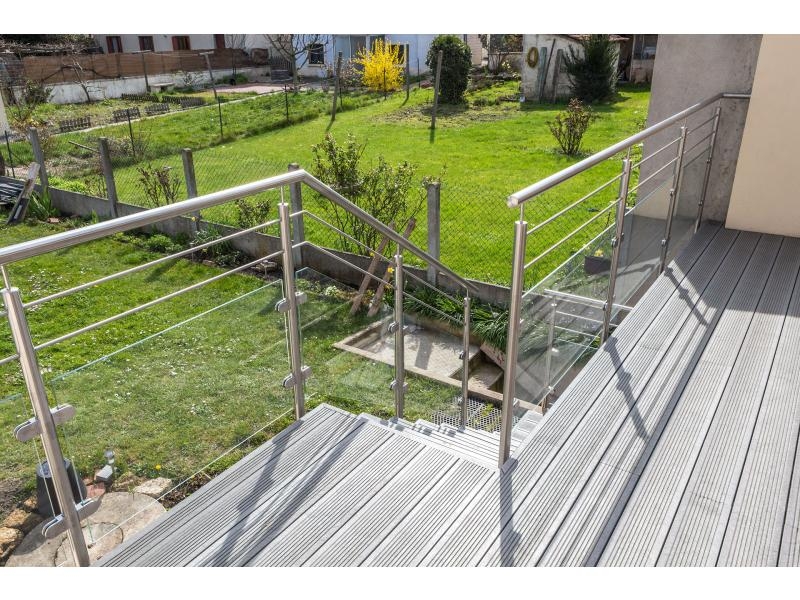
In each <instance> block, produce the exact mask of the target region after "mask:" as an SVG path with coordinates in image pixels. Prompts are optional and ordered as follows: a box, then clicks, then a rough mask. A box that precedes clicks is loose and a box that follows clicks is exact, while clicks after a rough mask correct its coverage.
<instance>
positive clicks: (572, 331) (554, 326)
mask: <svg viewBox="0 0 800 600" xmlns="http://www.w3.org/2000/svg"><path fill="white" fill-rule="evenodd" d="M553 329H559V330H561V331H566V332H568V333H574V334H575V335H580V336H583V337H591V338H594V337H595V336H596V335H597V334H596V333H591V332H588V331H578V330H577V329H570V328H569V327H564V326H562V325H553ZM559 341H560V342H569V340H559ZM573 343H574V342H573ZM554 345H555V344H554Z"/></svg>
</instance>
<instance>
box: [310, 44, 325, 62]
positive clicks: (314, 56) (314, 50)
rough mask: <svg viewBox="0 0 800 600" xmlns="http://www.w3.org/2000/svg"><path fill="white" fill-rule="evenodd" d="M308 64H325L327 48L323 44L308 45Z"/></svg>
mask: <svg viewBox="0 0 800 600" xmlns="http://www.w3.org/2000/svg"><path fill="white" fill-rule="evenodd" d="M308 64H310V65H324V64H325V46H324V45H323V44H309V45H308Z"/></svg>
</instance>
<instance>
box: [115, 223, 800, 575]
mask: <svg viewBox="0 0 800 600" xmlns="http://www.w3.org/2000/svg"><path fill="white" fill-rule="evenodd" d="M799 282H800V240H798V239H794V238H785V237H781V236H769V235H761V234H757V233H752V232H740V231H734V230H727V229H724V228H721V227H718V226H711V225H706V226H704V227H703V228H701V230H700V231H699V232H698V234H696V235H695V236H694V237H693V238H692V239H691V240H690V241H689V242H688V245H687V248H686V249H685V251H683V252H682V253H681V254H680V255H679V256H678V257H677V258H676V259H675V260H674V261H672V262H671V263H670V265H669V267H668V269H667V270H666V271H665V273H664V275H662V276H660V277H658V278H656V279H655V281H654V282H653V285H652V286H651V287H650V289H649V290H648V291H647V292H646V293H645V294H644V295H643V297H642V298H641V300H640V301H639V302H638V303H637V306H636V308H635V309H634V310H633V311H632V312H631V314H630V315H628V317H627V318H626V319H625V320H624V321H623V323H622V325H621V326H620V327H618V328H617V329H616V331H615V332H614V334H613V335H612V336H611V337H610V339H609V340H608V341H607V343H606V344H605V345H604V346H603V347H601V349H600V350H599V351H598V352H597V353H596V354H595V355H594V356H593V357H592V359H591V360H590V361H589V362H588V364H587V365H586V366H585V367H584V369H583V371H582V372H581V373H580V374H579V376H578V377H577V378H576V379H575V380H574V381H573V382H572V383H571V384H570V385H569V387H568V388H567V389H566V390H565V391H564V392H563V393H562V394H561V396H560V398H559V400H558V402H557V403H556V404H555V405H554V407H553V408H551V410H549V411H548V412H547V414H546V415H545V416H544V417H542V418H541V420H540V421H539V423H538V424H536V426H535V427H533V426H532V427H531V431H527V430H526V431H524V432H522V433H523V434H524V435H519V436H518V438H519V441H518V444H515V445H516V451H515V452H514V459H513V460H512V461H511V462H510V463H509V464H508V465H506V467H505V468H504V469H502V470H498V469H497V468H496V466H495V465H494V464H493V463H494V460H493V459H494V457H495V456H496V449H497V444H498V441H499V439H498V437H497V435H496V434H488V433H484V432H477V431H474V430H470V429H466V430H459V429H457V428H454V427H450V426H444V425H443V426H437V425H433V424H429V423H426V422H424V421H419V422H417V423H414V424H411V423H406V422H402V421H399V422H391V421H389V422H387V421H381V420H380V419H377V418H375V417H369V416H367V415H362V416H359V417H356V416H354V415H349V414H347V413H344V412H343V411H339V410H337V409H334V408H332V407H329V406H326V405H323V406H320V407H318V408H317V409H315V410H314V411H312V412H311V413H309V415H307V416H306V417H305V418H304V419H303V420H302V421H301V422H300V423H298V424H295V425H293V426H292V427H290V428H289V429H287V430H286V431H285V432H283V433H282V434H279V435H278V436H276V437H275V438H274V439H273V440H271V441H270V442H267V443H266V444H265V445H264V446H262V447H260V448H259V449H257V450H256V451H254V452H253V453H251V454H250V455H249V456H248V457H246V458H245V459H243V460H242V461H240V462H239V463H237V464H236V465H235V466H234V467H232V468H231V469H230V470H229V471H227V472H226V473H224V474H222V475H221V476H219V477H217V478H215V480H214V481H213V482H212V483H211V484H210V485H209V486H206V487H205V488H203V489H202V490H200V491H199V492H197V493H196V494H194V495H192V496H191V497H190V498H189V499H188V500H186V501H184V502H183V503H181V504H180V505H178V506H177V507H176V508H175V509H173V510H171V511H170V512H169V513H167V515H166V516H164V517H163V518H162V519H160V520H159V521H157V522H156V523H155V524H154V525H152V526H150V527H149V528H147V529H146V530H145V531H144V532H142V533H140V534H139V535H137V536H135V537H134V538H133V539H131V540H129V541H127V542H126V543H125V544H123V545H122V546H121V547H120V548H118V549H117V550H115V551H113V552H112V553H111V554H110V555H109V556H107V557H106V558H104V559H103V561H102V564H105V565H109V566H112V565H161V566H167V565H207V566H211V565H228V566H233V565H257V566H296V565H308V566H351V565H363V566H412V565H430V566H471V565H489V566H496V565H531V566H532V565H542V566H555V565H559V566H572V565H595V564H597V565H612V566H634V565H656V564H661V565H697V566H700V565H715V564H719V565H776V564H781V565H798V564H800V549H798V542H800V465H799V464H798V463H800V457H799V456H798V453H799V452H800V449H799V448H798V444H799V440H800V369H798V368H797V360H796V356H797V354H796V353H797V350H796V349H797V348H798V347H800V285H798V283H799Z"/></svg>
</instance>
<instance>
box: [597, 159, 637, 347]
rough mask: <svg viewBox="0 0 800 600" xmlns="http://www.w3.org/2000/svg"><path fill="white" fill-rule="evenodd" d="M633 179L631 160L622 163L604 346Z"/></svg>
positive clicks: (612, 305)
mask: <svg viewBox="0 0 800 600" xmlns="http://www.w3.org/2000/svg"><path fill="white" fill-rule="evenodd" d="M630 178H631V159H630V158H625V159H623V161H622V180H621V181H620V183H619V198H618V199H617V216H616V229H615V232H614V240H613V241H612V242H611V244H612V247H613V249H612V251H611V267H610V270H609V274H608V296H607V297H606V305H605V307H604V308H603V331H602V332H601V335H600V343H601V344H602V343H603V342H605V341H606V340H607V339H608V334H609V332H610V330H611V313H612V312H614V291H615V288H616V285H617V268H618V267H619V253H620V248H621V247H622V238H623V236H624V233H625V210H626V208H627V202H628V183H629V182H630Z"/></svg>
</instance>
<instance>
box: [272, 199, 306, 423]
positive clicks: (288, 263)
mask: <svg viewBox="0 0 800 600" xmlns="http://www.w3.org/2000/svg"><path fill="white" fill-rule="evenodd" d="M278 212H279V214H280V219H281V244H282V245H283V287H284V298H285V300H286V305H287V311H286V314H287V317H288V319H287V321H288V323H287V334H288V337H289V360H290V363H291V369H292V378H293V380H294V381H293V384H294V385H293V387H294V414H295V418H297V419H300V418H301V417H302V416H303V415H304V414H306V405H305V404H306V401H305V391H304V390H303V383H304V382H303V378H304V374H303V356H302V348H301V344H302V342H301V338H300V312H299V311H298V308H297V306H298V305H297V296H296V294H295V291H296V286H295V281H294V260H293V256H292V232H291V225H290V222H289V205H288V204H286V203H285V202H281V203H280V204H278Z"/></svg>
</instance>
